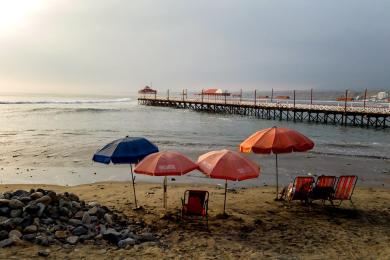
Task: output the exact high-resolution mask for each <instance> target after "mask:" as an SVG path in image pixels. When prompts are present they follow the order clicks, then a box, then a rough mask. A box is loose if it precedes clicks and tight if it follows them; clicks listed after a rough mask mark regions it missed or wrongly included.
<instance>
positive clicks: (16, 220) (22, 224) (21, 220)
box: [12, 216, 32, 229]
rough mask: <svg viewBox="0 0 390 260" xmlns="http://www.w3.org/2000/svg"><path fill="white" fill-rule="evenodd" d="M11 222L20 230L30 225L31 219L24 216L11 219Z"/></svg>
mask: <svg viewBox="0 0 390 260" xmlns="http://www.w3.org/2000/svg"><path fill="white" fill-rule="evenodd" d="M12 221H13V222H14V224H15V225H19V226H20V227H21V228H22V229H24V228H26V227H27V226H29V225H31V224H32V219H31V217H30V216H26V217H23V218H13V219H12Z"/></svg>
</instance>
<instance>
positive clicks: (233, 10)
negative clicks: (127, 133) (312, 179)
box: [0, 0, 390, 93]
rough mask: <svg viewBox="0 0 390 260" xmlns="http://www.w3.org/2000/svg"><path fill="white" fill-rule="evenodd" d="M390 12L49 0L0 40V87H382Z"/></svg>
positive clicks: (363, 6) (230, 0)
mask: <svg viewBox="0 0 390 260" xmlns="http://www.w3.org/2000/svg"><path fill="white" fill-rule="evenodd" d="M389 8H390V2H388V1H385V0H383V1H377V0H375V1H363V0H342V1H310V0H297V1H266V0H253V1H249V0H244V1H234V0H226V1H221V0H215V1H206V0H200V1H178V0H175V1H174V0H165V1H152V0H142V1H141V0H139V1H118V0H115V1H98V0H93V1H92V0H85V1H72V2H69V1H64V0H63V1H56V2H54V3H53V2H47V8H44V9H42V10H41V11H40V13H39V15H35V16H34V17H32V18H31V20H30V21H29V24H28V26H26V27H25V28H23V30H15V31H14V33H13V34H8V35H6V36H4V37H1V36H0V45H1V46H2V47H1V48H0V57H1V59H0V82H1V80H3V81H5V80H7V82H10V81H17V82H20V84H19V86H20V89H23V88H28V86H30V89H29V90H30V92H31V91H34V90H40V91H49V92H50V91H52V92H61V91H69V89H71V90H72V91H77V90H78V91H80V92H93V93H94V92H96V93H99V92H107V91H111V92H112V93H115V92H123V91H135V90H136V89H138V88H139V87H140V86H143V85H144V84H147V83H148V82H150V81H152V82H153V85H154V86H156V87H157V88H159V89H161V90H164V89H166V88H171V89H176V90H179V89H182V88H190V89H200V88H202V87H206V86H219V87H221V88H227V89H238V88H244V89H255V88H258V89H267V88H270V87H275V88H281V89H291V88H297V89H304V88H311V87H315V88H321V89H345V88H356V89H359V88H360V89H362V88H365V87H368V88H376V89H389V88H390V87H389V82H390V74H389V73H388V71H390V52H389V51H388V46H390V16H389V15H388V13H387V10H389ZM37 86H42V87H41V88H40V87H37ZM64 86H69V88H66V89H64Z"/></svg>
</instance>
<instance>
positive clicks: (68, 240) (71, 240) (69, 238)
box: [66, 236, 79, 245]
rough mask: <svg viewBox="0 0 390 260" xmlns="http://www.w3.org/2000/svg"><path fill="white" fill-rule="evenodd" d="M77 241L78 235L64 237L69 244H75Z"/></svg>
mask: <svg viewBox="0 0 390 260" xmlns="http://www.w3.org/2000/svg"><path fill="white" fill-rule="evenodd" d="M78 241H79V237H78V236H70V237H67V238H66V242H68V243H69V244H71V245H75V244H76V243H77V242H78Z"/></svg>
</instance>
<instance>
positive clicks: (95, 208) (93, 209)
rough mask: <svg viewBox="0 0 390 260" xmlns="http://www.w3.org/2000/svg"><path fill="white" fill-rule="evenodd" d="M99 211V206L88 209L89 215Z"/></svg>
mask: <svg viewBox="0 0 390 260" xmlns="http://www.w3.org/2000/svg"><path fill="white" fill-rule="evenodd" d="M97 212H98V208H97V206H95V207H92V208H90V209H89V210H88V214H89V215H96V213H97Z"/></svg>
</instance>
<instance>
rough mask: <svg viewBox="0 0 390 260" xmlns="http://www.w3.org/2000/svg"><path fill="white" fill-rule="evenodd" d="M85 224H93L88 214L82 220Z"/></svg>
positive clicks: (85, 213)
mask: <svg viewBox="0 0 390 260" xmlns="http://www.w3.org/2000/svg"><path fill="white" fill-rule="evenodd" d="M81 221H82V222H83V223H84V224H91V216H90V215H89V214H88V212H84V214H83V218H82V220H81Z"/></svg>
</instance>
